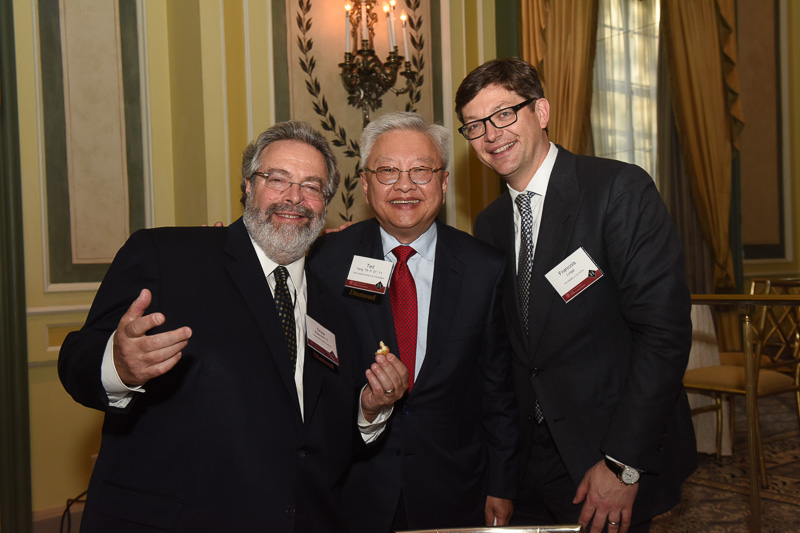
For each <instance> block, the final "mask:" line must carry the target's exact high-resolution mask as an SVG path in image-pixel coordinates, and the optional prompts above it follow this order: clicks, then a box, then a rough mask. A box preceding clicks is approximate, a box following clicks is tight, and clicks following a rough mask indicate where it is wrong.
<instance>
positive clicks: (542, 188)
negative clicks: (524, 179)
mask: <svg viewBox="0 0 800 533" xmlns="http://www.w3.org/2000/svg"><path fill="white" fill-rule="evenodd" d="M556 155H558V148H556V145H555V144H553V143H552V142H551V143H550V149H549V150H548V151H547V155H546V156H545V158H544V161H542V164H541V165H539V168H538V169H536V172H535V173H534V174H533V177H532V178H531V179H530V181H528V185H526V186H525V190H526V191H530V192H533V193H536V194H538V195H540V196H542V197H544V195H545V193H546V192H547V184H548V183H549V182H550V174H552V173H553V166H555V164H556ZM506 186H507V187H508V192H509V193H510V194H511V201H512V202H513V201H514V200H516V199H517V196H518V195H519V194H520V192H521V191H515V190H514V189H512V188H511V186H510V185H506Z"/></svg>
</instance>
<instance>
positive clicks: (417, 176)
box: [309, 113, 518, 533]
mask: <svg viewBox="0 0 800 533" xmlns="http://www.w3.org/2000/svg"><path fill="white" fill-rule="evenodd" d="M449 144H450V133H449V132H448V131H447V130H446V129H445V128H444V127H442V126H439V125H429V124H428V123H427V122H426V121H425V120H424V119H423V118H422V117H420V116H419V115H417V114H415V113H391V114H388V115H384V116H382V117H380V118H378V119H377V120H375V121H373V122H371V123H370V124H369V125H368V126H367V127H366V128H364V132H363V135H362V138H361V156H362V165H363V173H362V175H361V180H362V185H363V188H364V195H365V197H366V201H367V203H368V204H369V206H370V208H371V209H372V211H373V213H374V214H375V218H374V219H371V220H366V221H364V222H360V223H358V224H355V225H353V226H350V227H349V228H347V229H345V230H343V231H341V232H337V233H331V234H329V235H325V236H323V237H322V238H320V239H319V240H318V241H317V243H315V245H314V247H313V248H312V250H311V252H310V254H309V265H310V266H311V269H312V271H313V272H315V273H317V274H318V275H319V276H320V277H321V278H322V280H323V282H324V283H325V285H326V287H327V288H328V290H329V291H331V292H334V293H336V294H340V295H341V297H340V298H339V301H340V303H341V304H342V305H343V307H344V308H345V310H346V311H347V313H348V315H349V317H350V319H351V320H352V321H353V322H354V323H356V324H357V325H358V331H357V335H358V337H359V340H360V342H361V343H362V344H363V345H365V346H375V347H376V348H377V347H378V345H379V343H381V342H384V343H385V344H387V345H388V346H389V348H390V349H391V351H392V353H394V354H397V355H399V357H400V359H401V360H402V361H403V363H404V364H405V365H406V366H407V367H408V370H409V391H408V393H407V394H406V395H405V396H404V397H403V398H401V399H400V400H399V401H398V402H397V403H396V404H395V406H394V408H393V409H392V410H389V409H387V410H385V413H383V414H385V415H386V416H388V417H389V419H388V422H387V424H388V425H387V428H386V431H385V434H384V437H383V438H382V440H381V441H380V442H378V443H377V444H375V445H374V446H373V447H371V448H370V449H368V450H364V451H363V452H361V453H359V454H358V455H357V456H356V459H355V461H354V462H353V465H352V466H351V468H350V471H349V472H348V475H347V477H346V478H345V482H344V496H345V508H346V511H347V518H348V521H349V525H350V528H351V530H352V531H358V532H359V533H389V532H391V531H396V530H399V529H429V528H438V527H471V526H472V527H474V526H484V525H490V526H491V525H495V524H496V525H505V524H507V523H508V520H509V518H510V516H511V513H512V506H511V498H514V497H515V496H516V493H515V490H516V485H517V469H518V468H517V461H516V444H517V421H516V418H517V415H516V409H515V407H514V402H513V391H512V387H511V375H510V361H509V351H508V340H507V336H506V333H505V328H504V321H503V316H502V303H501V298H500V297H501V291H502V288H503V275H504V272H505V270H506V268H505V258H504V257H503V254H502V253H501V252H499V251H498V250H495V249H493V248H492V247H491V246H488V245H486V244H484V243H482V242H480V241H479V240H477V239H475V238H473V237H471V236H469V235H467V234H466V233H463V232H461V231H458V230H456V229H454V228H451V227H449V226H447V225H445V224H442V223H441V222H439V221H438V220H436V217H437V215H438V213H439V210H440V209H441V207H442V205H443V204H444V201H445V192H446V191H447V184H448V180H449V177H450V176H449V173H448V172H447V170H446V169H447V163H448V147H449ZM380 269H383V270H382V271H383V272H385V273H386V274H384V277H383V278H381V277H378V276H376V277H375V278H373V280H372V291H371V292H364V291H359V290H356V288H357V287H358V284H357V283H356V282H357V279H355V278H356V275H357V274H358V273H359V271H367V270H369V271H371V272H377V271H379V270H380ZM388 273H391V277H389V274H388ZM376 280H377V282H376ZM387 283H388V284H389V288H388V290H385V291H382V288H383V287H385V286H386V284H387ZM362 287H363V285H362ZM371 364H372V361H371V360H370V358H369V357H363V358H362V361H361V365H362V368H369V367H370V365H371ZM361 430H362V431H366V430H368V428H365V427H362V428H361Z"/></svg>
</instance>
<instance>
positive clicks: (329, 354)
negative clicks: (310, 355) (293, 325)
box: [306, 315, 339, 366]
mask: <svg viewBox="0 0 800 533" xmlns="http://www.w3.org/2000/svg"><path fill="white" fill-rule="evenodd" d="M306 339H307V340H308V345H309V346H310V347H311V348H312V349H313V350H314V351H315V352H317V353H318V354H320V355H321V356H322V357H324V358H325V359H327V360H328V361H330V362H331V363H333V364H334V365H336V366H339V354H338V353H337V352H336V335H334V334H333V333H331V331H330V330H328V329H327V328H325V327H324V326H322V325H320V323H319V322H317V321H316V320H314V319H313V318H311V317H310V316H308V315H306Z"/></svg>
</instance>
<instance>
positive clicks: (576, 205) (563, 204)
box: [528, 146, 583, 361]
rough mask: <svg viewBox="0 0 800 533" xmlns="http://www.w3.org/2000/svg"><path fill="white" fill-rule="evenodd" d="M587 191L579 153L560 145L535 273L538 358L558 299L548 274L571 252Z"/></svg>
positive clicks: (533, 331)
mask: <svg viewBox="0 0 800 533" xmlns="http://www.w3.org/2000/svg"><path fill="white" fill-rule="evenodd" d="M582 199H583V192H582V191H581V190H580V188H579V186H578V180H577V176H576V174H575V156H574V155H573V154H571V153H569V152H567V151H566V150H565V149H564V148H562V147H560V146H559V147H558V156H557V157H556V162H555V165H554V167H553V172H552V173H551V175H550V181H549V182H548V185H547V193H546V194H545V200H544V206H543V210H542V221H541V225H540V226H539V235H538V238H537V242H536V252H535V255H534V257H533V270H532V272H531V296H530V312H529V315H528V316H529V317H530V320H529V324H530V328H529V330H530V331H529V336H528V339H529V343H530V348H531V352H530V353H531V354H533V358H534V361H535V360H536V356H535V354H536V350H537V347H538V345H539V342H540V340H541V338H542V336H543V331H544V329H545V327H546V326H547V317H548V316H549V315H550V308H551V306H552V305H553V302H555V301H556V299H557V298H560V297H559V296H558V294H557V293H556V290H555V289H554V288H553V286H552V285H551V284H550V282H548V281H547V279H546V278H545V277H544V276H545V274H546V273H547V272H549V271H550V270H552V269H553V268H554V267H555V266H556V265H557V264H558V263H559V262H560V261H562V260H563V259H564V258H565V257H566V256H567V254H568V253H571V252H573V251H574V250H568V249H567V247H568V246H569V245H570V236H571V235H572V229H573V227H574V225H575V219H576V215H577V212H578V210H579V209H580V205H581V201H582Z"/></svg>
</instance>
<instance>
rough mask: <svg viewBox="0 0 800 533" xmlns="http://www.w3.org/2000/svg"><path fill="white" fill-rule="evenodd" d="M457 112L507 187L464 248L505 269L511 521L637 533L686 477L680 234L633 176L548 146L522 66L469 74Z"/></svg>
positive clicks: (688, 449)
mask: <svg viewBox="0 0 800 533" xmlns="http://www.w3.org/2000/svg"><path fill="white" fill-rule="evenodd" d="M456 113H458V117H459V119H460V120H461V122H462V123H463V126H462V127H461V128H459V131H460V132H461V134H462V135H463V136H464V137H465V138H466V139H467V140H468V141H469V144H470V146H471V147H472V149H473V151H474V152H475V154H476V155H477V156H478V158H479V159H480V160H481V161H482V162H483V163H484V164H485V165H486V166H488V167H489V168H491V169H493V170H494V171H495V172H496V173H497V174H498V175H499V176H500V177H501V178H502V179H503V180H504V181H505V183H506V185H507V190H505V191H504V192H503V194H502V195H501V196H500V197H499V198H498V199H497V200H495V201H494V202H493V203H492V204H491V205H490V206H489V207H487V208H486V209H485V210H484V211H483V212H481V213H480V214H479V215H478V217H477V219H476V221H475V236H476V237H478V238H480V239H481V240H483V241H485V242H487V243H489V244H491V245H493V246H495V247H496V248H498V249H500V250H503V251H504V252H505V254H506V257H507V258H508V263H507V264H508V268H507V274H506V289H505V298H504V306H505V316H506V321H507V329H508V332H509V337H510V340H511V346H512V349H513V357H512V361H513V365H514V373H513V374H514V389H515V392H516V397H517V403H518V407H519V413H520V422H521V427H520V434H521V450H522V456H521V463H522V471H523V480H522V484H521V489H520V495H519V498H518V499H517V500H516V501H515V509H514V511H515V512H514V519H513V521H512V523H513V524H515V525H537V524H548V523H554V522H555V523H561V524H564V523H578V522H579V523H580V524H582V525H583V526H585V527H586V530H587V531H590V532H591V533H600V532H601V531H608V532H610V533H617V532H621V533H626V532H627V531H631V532H636V533H643V532H646V531H648V530H649V528H650V523H651V520H652V518H653V517H654V516H656V515H658V514H660V513H663V512H666V511H667V510H669V509H670V508H672V507H673V506H674V505H676V504H677V503H678V502H679V501H680V487H681V483H682V482H683V481H684V480H685V479H686V478H687V477H688V476H689V474H691V472H692V471H693V470H694V469H695V468H696V465H697V452H696V449H695V440H694V429H693V427H692V422H691V416H690V413H689V404H688V401H687V398H686V392H685V390H684V389H683V384H682V379H683V373H684V370H685V369H686V363H687V361H688V358H689V348H690V345H691V332H692V325H691V320H690V309H691V304H690V298H689V291H688V289H687V287H686V283H685V281H684V263H683V255H682V249H683V248H682V245H681V242H680V239H679V238H678V235H677V232H676V230H675V226H674V224H673V223H672V220H671V219H670V217H669V214H668V213H667V210H666V207H665V206H664V202H663V201H662V200H661V197H660V196H659V194H658V191H657V190H656V187H655V184H654V183H653V180H652V179H651V178H650V176H648V175H647V173H646V172H645V171H644V170H642V169H641V168H639V167H637V166H635V165H630V164H626V163H622V162H619V161H612V160H609V159H600V158H595V157H586V156H578V155H575V154H572V153H570V152H568V151H567V150H565V149H564V148H563V147H561V146H557V145H555V144H553V143H552V142H550V139H549V137H548V131H547V124H548V122H549V120H550V103H549V102H548V101H547V99H546V98H545V97H544V92H543V90H542V85H541V83H540V82H539V76H538V73H537V72H536V70H535V69H534V68H533V67H532V66H531V65H529V64H528V63H526V62H525V61H523V60H521V59H506V60H493V61H489V62H487V63H484V64H483V65H481V66H480V67H478V68H477V69H475V70H474V71H472V72H471V73H470V74H469V75H468V76H467V77H466V78H465V79H464V81H463V82H462V83H461V85H460V86H459V88H458V91H457V92H456Z"/></svg>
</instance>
